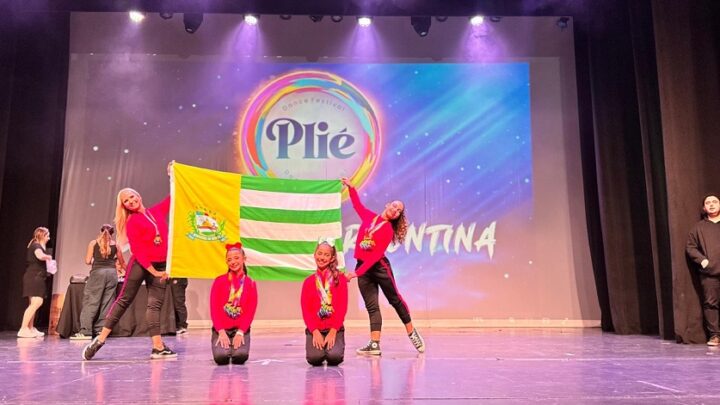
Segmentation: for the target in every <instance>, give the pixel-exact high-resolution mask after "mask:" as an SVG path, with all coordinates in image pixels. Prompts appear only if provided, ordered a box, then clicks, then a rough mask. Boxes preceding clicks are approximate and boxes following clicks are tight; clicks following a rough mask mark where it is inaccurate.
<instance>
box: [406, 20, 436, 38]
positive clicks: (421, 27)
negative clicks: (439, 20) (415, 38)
mask: <svg viewBox="0 0 720 405" xmlns="http://www.w3.org/2000/svg"><path fill="white" fill-rule="evenodd" d="M431 23H432V20H431V19H430V17H410V25H412V27H413V29H414V30H415V32H416V33H417V34H418V35H420V36H421V37H426V36H427V34H428V33H429V32H430V24H431Z"/></svg>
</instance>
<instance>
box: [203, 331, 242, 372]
mask: <svg viewBox="0 0 720 405" xmlns="http://www.w3.org/2000/svg"><path fill="white" fill-rule="evenodd" d="M225 333H227V335H228V338H230V347H229V348H227V349H223V348H222V347H220V345H218V344H217V341H218V339H219V338H220V335H219V334H218V333H217V331H216V330H215V328H213V329H212V336H211V337H210V344H211V345H212V354H213V360H215V363H217V364H219V365H221V366H224V365H226V364H229V363H230V362H231V361H232V363H233V364H245V362H246V361H247V359H248V357H250V331H248V333H246V334H245V336H244V338H245V344H244V345H242V346H240V347H233V346H232V341H233V338H234V337H235V334H236V333H237V329H229V330H226V331H225Z"/></svg>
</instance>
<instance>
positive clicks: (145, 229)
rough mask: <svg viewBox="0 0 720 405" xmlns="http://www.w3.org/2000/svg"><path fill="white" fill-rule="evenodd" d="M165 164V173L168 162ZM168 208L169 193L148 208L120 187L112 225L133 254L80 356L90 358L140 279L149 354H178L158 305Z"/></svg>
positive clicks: (163, 279)
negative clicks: (165, 334)
mask: <svg viewBox="0 0 720 405" xmlns="http://www.w3.org/2000/svg"><path fill="white" fill-rule="evenodd" d="M171 165H172V163H171V164H170V165H168V174H170V170H171V167H172V166H171ZM169 210H170V197H167V198H165V199H164V200H163V201H162V202H160V203H159V204H157V205H155V206H154V207H151V208H145V206H144V205H143V202H142V197H141V196H140V194H138V192H137V191H135V190H133V189H131V188H124V189H122V190H120V192H119V193H118V197H117V208H116V210H115V226H116V228H117V231H118V242H119V243H120V244H121V245H122V244H124V243H125V242H127V243H128V244H129V245H130V250H131V251H132V253H133V256H132V257H131V258H130V261H129V263H128V268H129V270H128V272H127V274H126V276H125V283H124V284H123V287H122V290H121V291H120V295H119V296H118V298H117V299H116V300H115V302H114V303H113V304H112V306H111V307H110V310H109V312H108V314H107V316H106V317H105V326H104V327H103V329H102V332H101V333H100V334H99V335H98V336H96V337H95V339H93V340H92V342H90V344H88V345H87V346H85V348H84V349H83V358H84V359H85V360H90V359H92V358H93V356H95V353H97V352H98V350H100V348H101V347H102V346H103V345H104V344H105V339H107V337H108V336H109V335H110V332H112V328H113V327H114V326H115V325H116V324H117V322H118V321H119V320H120V317H121V316H122V315H123V314H124V313H125V310H126V309H127V308H128V306H129V305H130V303H131V302H132V301H133V300H134V299H135V296H136V295H137V292H138V290H139V289H140V286H141V285H142V283H143V281H144V282H145V287H146V288H147V292H148V303H147V310H146V311H145V320H146V322H147V327H148V334H149V335H150V337H151V339H152V346H153V348H152V351H151V353H150V358H152V359H162V358H171V357H177V353H175V352H174V351H172V350H170V348H168V347H167V346H165V343H163V341H162V338H161V337H160V309H161V308H162V305H163V301H164V300H165V288H166V287H167V283H166V280H167V278H168V275H167V273H165V260H166V259H167V249H168V244H167V242H168V224H167V216H168V212H169Z"/></svg>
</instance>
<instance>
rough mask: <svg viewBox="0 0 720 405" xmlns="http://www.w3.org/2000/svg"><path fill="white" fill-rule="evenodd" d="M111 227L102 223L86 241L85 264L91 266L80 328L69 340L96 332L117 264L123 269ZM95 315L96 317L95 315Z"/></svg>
mask: <svg viewBox="0 0 720 405" xmlns="http://www.w3.org/2000/svg"><path fill="white" fill-rule="evenodd" d="M114 233H115V228H113V226H112V225H109V224H105V225H103V226H102V227H100V235H98V236H97V238H95V239H93V240H92V241H90V244H89V245H88V249H87V254H86V255H85V263H87V264H89V265H91V266H92V267H91V269H90V277H88V280H87V283H85V291H84V293H83V306H82V311H81V312H80V331H79V332H78V333H76V334H75V335H73V336H71V337H70V339H72V340H85V339H91V336H92V335H98V334H100V332H101V330H102V325H103V323H104V319H105V314H107V312H108V309H109V308H110V304H111V303H112V299H113V298H114V297H115V290H116V288H117V283H118V269H117V268H118V267H119V268H120V269H124V268H125V261H124V259H123V256H122V254H118V249H117V245H116V244H115V241H114V240H113V238H112V235H113V234H114ZM98 315H99V316H98Z"/></svg>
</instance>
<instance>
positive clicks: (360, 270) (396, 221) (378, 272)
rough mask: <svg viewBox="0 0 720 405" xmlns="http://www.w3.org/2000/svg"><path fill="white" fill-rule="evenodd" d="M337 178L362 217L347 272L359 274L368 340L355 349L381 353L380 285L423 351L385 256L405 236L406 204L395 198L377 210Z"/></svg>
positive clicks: (421, 343) (355, 275)
mask: <svg viewBox="0 0 720 405" xmlns="http://www.w3.org/2000/svg"><path fill="white" fill-rule="evenodd" d="M340 181H342V183H343V184H344V185H345V186H347V188H348V192H349V193H350V201H351V202H352V205H353V208H354V209H355V212H357V214H358V216H359V217H360V221H361V224H360V228H359V229H358V236H357V241H356V242H355V259H357V265H356V267H355V272H354V273H346V275H347V277H348V278H349V279H352V278H353V277H357V278H358V287H359V289H360V294H361V295H362V297H363V301H365V308H366V309H367V311H368V315H369V317H370V341H369V342H368V344H367V345H365V346H364V347H361V348H359V349H357V353H358V354H367V355H375V356H379V355H380V354H381V353H382V352H381V351H380V331H381V329H382V315H381V314H380V305H379V303H378V288H380V289H382V291H383V294H385V297H386V298H387V300H388V302H389V303H390V305H392V306H393V308H395V312H397V314H398V316H399V317H400V320H402V322H403V324H404V325H405V331H406V332H407V334H408V337H409V338H410V342H412V344H413V346H415V349H417V351H418V352H420V353H423V352H425V341H424V340H423V338H422V337H421V336H420V334H419V333H418V331H417V329H415V327H413V324H412V319H411V318H410V310H409V309H408V306H407V304H406V303H405V301H404V300H403V299H402V297H401V296H400V292H399V291H398V288H397V285H396V284H395V276H394V275H393V272H392V267H390V261H389V260H388V259H387V257H385V250H387V248H388V246H390V243H391V242H394V243H402V242H403V241H404V240H405V235H406V233H407V228H408V225H407V219H406V218H405V204H403V202H402V201H398V200H395V201H391V202H389V203H387V204H385V209H384V210H383V211H382V213H381V214H376V213H374V212H372V211H370V210H369V209H367V208H365V206H364V205H363V204H362V202H360V197H359V196H358V193H357V191H356V190H355V188H354V187H353V186H352V184H350V181H349V180H348V179H347V178H345V177H343V178H342V179H340Z"/></svg>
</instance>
